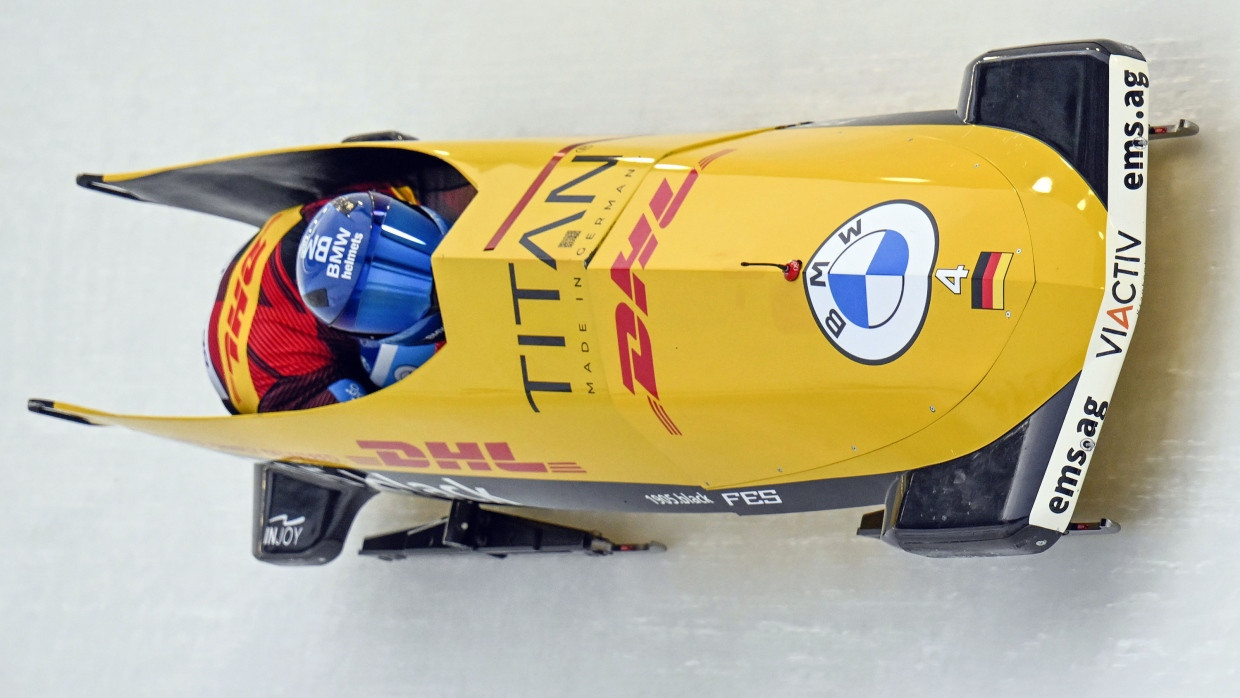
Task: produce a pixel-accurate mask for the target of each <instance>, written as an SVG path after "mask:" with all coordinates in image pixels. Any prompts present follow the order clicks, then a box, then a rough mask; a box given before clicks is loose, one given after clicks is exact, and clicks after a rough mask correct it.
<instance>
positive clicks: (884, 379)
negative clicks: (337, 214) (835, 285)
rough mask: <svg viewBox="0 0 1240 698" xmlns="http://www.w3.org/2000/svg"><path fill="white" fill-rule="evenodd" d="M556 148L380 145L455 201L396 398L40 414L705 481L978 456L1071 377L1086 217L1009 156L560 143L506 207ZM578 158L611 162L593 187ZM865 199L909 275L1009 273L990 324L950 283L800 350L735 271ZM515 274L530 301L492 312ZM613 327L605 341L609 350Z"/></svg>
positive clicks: (750, 277) (1092, 308)
mask: <svg viewBox="0 0 1240 698" xmlns="http://www.w3.org/2000/svg"><path fill="white" fill-rule="evenodd" d="M584 140H585V139H583V141H584ZM572 143H573V142H572V141H550V140H546V141H522V142H510V143H439V144H436V143H425V142H396V143H391V144H383V145H385V146H386V147H393V148H411V149H415V150H419V151H422V152H426V153H430V154H434V155H437V156H439V157H441V158H443V159H444V160H446V161H447V162H449V163H451V164H452V165H454V166H455V167H457V168H458V169H459V170H460V171H461V172H462V173H463V174H465V175H466V176H467V177H468V178H469V179H470V180H471V181H472V182H473V183H474V184H475V186H476V187H477V189H478V192H479V193H478V196H477V197H476V198H475V200H474V201H473V203H472V204H471V205H470V206H469V208H468V209H467V210H466V211H465V213H464V214H463V215H462V216H461V218H460V219H459V220H458V221H457V223H456V224H455V226H454V227H453V229H452V231H451V233H450V234H449V235H448V236H447V238H446V239H445V240H444V242H443V243H442V244H441V246H440V247H439V249H438V250H437V252H436V253H435V257H434V268H435V275H436V280H437V285H438V289H439V299H440V303H441V307H442V309H443V316H444V323H445V329H446V332H447V337H448V343H447V345H446V346H445V347H444V349H443V350H441V351H440V352H439V353H438V354H437V355H436V356H435V357H433V358H432V359H431V360H430V361H429V362H428V363H427V364H426V365H425V366H423V367H422V368H421V369H419V370H418V371H416V372H415V373H414V374H413V375H411V376H410V377H409V378H407V379H405V380H404V381H402V382H400V383H399V384H397V385H395V386H392V387H390V388H388V389H385V390H383V391H380V392H378V393H376V394H373V395H370V396H367V397H364V398H362V399H360V400H356V401H353V402H349V403H344V404H340V405H334V406H331V407H326V408H320V409H315V410H308V411H303V412H289V413H282V414H265V415H246V416H239V417H219V418H150V417H133V416H120V415H109V414H106V413H101V412H97V411H93V410H88V409H84V408H80V407H75V406H72V405H67V404H64V403H57V404H56V408H57V409H59V410H61V411H65V412H70V413H75V414H80V415H83V416H86V417H87V418H89V419H90V420H91V421H94V422H97V423H109V424H119V425H123V426H127V427H130V428H134V429H138V430H141V431H146V432H150V433H154V434H158V435H161V436H166V437H169V438H173V439H178V440H182V441H188V442H191V443H197V444H200V445H203V446H207V447H209V448H215V449H218V450H222V451H227V452H232V453H238V454H242V455H246V456H250V457H256V458H281V459H286V460H303V461H307V462H313V463H319V464H325V465H339V466H348V467H359V466H360V467H366V468H370V469H379V470H383V469H388V470H399V469H401V467H402V466H401V465H400V463H402V462H404V463H407V465H408V467H410V468H412V469H421V470H423V471H426V467H427V464H426V463H423V462H417V461H415V460H402V458H408V459H413V458H416V457H417V455H418V454H419V453H421V452H426V451H428V449H429V448H433V447H428V444H444V445H445V447H447V448H455V447H458V446H459V445H460V444H486V443H504V444H507V445H508V446H509V447H510V448H511V451H512V453H513V454H515V458H516V459H517V460H519V461H522V462H529V463H536V464H548V465H549V464H553V463H557V464H575V466H574V467H573V468H572V472H564V471H563V470H561V471H558V472H544V471H546V470H548V468H543V469H542V470H539V469H537V468H532V467H531V468H525V469H519V468H511V467H510V468H505V467H504V466H501V465H496V464H494V463H491V465H495V467H490V466H489V465H488V467H486V468H485V469H484V468H482V467H481V466H479V467H478V468H477V469H473V470H471V471H470V472H468V474H469V475H472V476H477V477H488V476H502V477H519V478H546V479H566V480H577V481H610V482H646V483H664V484H685V485H701V486H705V487H710V488H718V487H728V486H735V485H739V484H746V483H748V484H764V483H781V482H797V481H805V480H813V479H823V478H835V477H843V476H853V475H865V474H873V473H883V472H894V471H899V470H906V469H909V468H912V467H917V466H921V465H927V464H932V463H937V462H942V461H945V460H948V459H950V458H952V457H955V456H959V455H962V454H964V453H968V452H970V451H973V450H975V449H977V448H980V447H982V446H984V445H986V444H987V443H989V442H991V441H993V440H994V439H996V438H998V437H999V436H1000V435H1002V434H1003V433H1005V432H1006V431H1007V430H1009V429H1010V428H1012V427H1013V426H1014V425H1015V424H1017V423H1018V422H1019V421H1020V420H1022V419H1023V418H1024V417H1026V416H1028V415H1029V414H1030V413H1031V412H1033V411H1034V410H1035V409H1036V408H1037V407H1039V406H1040V405H1041V404H1042V403H1043V402H1045V401H1046V400H1047V399H1048V398H1049V397H1050V396H1051V395H1052V394H1054V393H1055V392H1056V391H1057V390H1058V389H1059V388H1061V387H1063V386H1064V385H1065V384H1066V383H1068V381H1069V380H1071V379H1072V377H1073V376H1074V375H1075V374H1076V373H1077V372H1079V371H1080V370H1081V366H1082V364H1083V362H1084V357H1085V352H1086V346H1087V343H1088V339H1089V336H1090V333H1091V329H1092V327H1093V325H1094V321H1095V317H1096V315H1097V309H1098V306H1099V302H1100V300H1101V297H1102V292H1103V269H1104V264H1103V257H1104V254H1105V251H1104V239H1103V238H1104V231H1105V226H1106V211H1105V209H1104V207H1103V206H1102V205H1101V203H1100V202H1099V201H1098V200H1097V199H1096V198H1095V197H1094V195H1093V194H1092V193H1091V191H1090V189H1089V187H1088V186H1087V185H1086V184H1085V183H1084V182H1083V181H1082V180H1081V178H1080V177H1079V176H1078V175H1077V174H1076V173H1075V172H1074V171H1073V170H1072V169H1071V168H1070V167H1069V166H1068V165H1067V164H1066V163H1065V162H1064V161H1063V159H1062V158H1061V157H1060V156H1058V155H1057V154H1055V153H1054V152H1053V151H1052V150H1051V149H1050V148H1049V147H1047V146H1046V145H1044V144H1042V143H1040V142H1038V141H1036V140H1034V139H1032V138H1029V137H1027V136H1023V135H1020V134H1017V133H1014V132H1011V131H1006V130H1001V129H993V128H987V127H980V126H850V127H808V128H787V129H773V130H763V131H754V132H746V133H738V134H713V135H707V136H694V137H689V136H658V137H640V138H628V139H611V140H598V141H592V142H587V143H586V144H585V145H581V146H578V147H576V148H573V149H570V150H568V151H564V152H563V155H562V157H561V159H560V160H558V161H557V162H556V164H555V165H554V167H553V168H552V169H551V170H550V174H549V176H547V178H546V180H545V181H544V182H543V184H542V185H541V186H539V187H538V188H537V189H531V184H532V183H533V182H535V181H536V179H537V177H538V176H539V173H540V172H542V171H543V170H544V168H545V166H547V164H548V162H549V161H551V160H552V158H553V157H554V156H555V155H556V154H557V153H559V152H561V151H563V149H565V148H566V147H567V146H569V145H570V144H572ZM375 145H376V144H368V146H369V147H375ZM332 147H341V148H347V147H350V146H349V145H342V146H332ZM580 156H618V157H619V158H620V159H619V161H618V162H616V164H615V165H613V166H610V167H607V168H604V169H601V170H599V167H600V162H601V161H599V160H597V159H596V160H593V161H590V160H586V161H580V160H578V161H575V160H574V158H579V157H580ZM596 170H599V171H597V172H596ZM592 173H593V174H592ZM144 174H149V173H137V174H133V175H117V176H111V177H108V178H106V179H105V181H107V182H114V183H123V182H124V181H125V180H126V179H131V178H134V177H137V176H141V175H144ZM574 180H578V181H576V183H575V184H572V186H567V187H566V186H565V185H568V184H570V183H573V182H574ZM557 191H558V194H557V193H556V192H557ZM527 192H529V193H531V196H530V198H529V201H528V203H527V204H526V205H525V206H524V208H521V207H520V206H519V202H520V201H521V200H522V197H523V196H524V195H525V194H527ZM677 193H683V199H682V201H681V202H680V203H679V206H678V208H676V209H675V214H674V216H668V218H667V219H664V222H665V225H660V223H659V221H660V217H659V216H658V215H657V214H658V213H659V212H666V211H667V210H669V208H670V207H671V205H672V204H671V203H670V201H671V199H669V194H670V195H671V196H672V197H674V196H675V195H676V194H677ZM892 200H912V201H916V202H918V203H920V204H921V205H923V206H924V207H925V208H926V209H928V210H929V211H930V212H931V213H932V214H933V216H934V219H935V222H936V223H937V228H938V236H939V243H938V244H939V246H938V254H937V261H936V262H935V265H934V266H935V268H936V269H955V268H956V267H957V266H958V265H964V266H965V267H967V268H969V269H972V268H973V266H974V264H975V263H976V261H977V258H978V256H979V254H980V253H981V252H983V251H990V252H1011V253H1013V254H1012V257H1011V260H1010V265H1009V268H1008V269H1007V272H1006V277H1005V283H1004V287H1003V288H1004V294H1003V295H1004V301H1005V305H1006V308H1005V310H974V309H973V308H972V307H971V305H970V296H969V293H968V287H967V286H968V283H969V281H968V280H965V281H964V285H965V289H964V292H962V293H960V294H954V293H952V292H951V290H949V288H948V287H947V285H946V284H945V283H941V282H940V281H937V280H935V281H932V282H931V291H930V298H931V300H930V306H929V311H928V313H927V316H926V320H925V322H924V325H923V327H922V329H921V332H920V334H919V336H918V337H917V339H916V341H915V342H914V343H913V344H912V346H911V347H910V348H909V349H908V350H907V352H906V353H904V354H903V355H902V356H900V357H899V358H897V359H895V360H893V361H891V362H889V363H886V364H881V365H866V364H862V363H858V362H856V361H853V360H851V359H849V358H848V357H846V356H844V355H843V354H842V353H840V351H838V350H837V349H836V348H835V347H833V346H832V344H831V343H829V342H828V341H827V340H826V338H825V337H824V335H823V331H822V330H820V328H819V327H818V325H817V323H816V322H815V318H814V317H813V315H812V312H811V309H810V306H809V303H808V302H807V299H806V291H805V286H804V284H803V282H802V280H797V281H796V282H794V283H790V282H788V281H786V280H785V279H784V278H783V276H782V274H781V273H780V272H779V271H778V270H775V269H771V268H769V267H747V268H744V267H741V266H740V263H741V262H742V261H748V262H775V263H783V262H787V261H789V260H791V259H801V260H808V259H809V258H810V257H811V256H812V255H813V254H814V252H815V250H817V249H818V247H819V246H820V245H821V244H822V243H823V241H824V240H825V239H826V238H827V237H828V236H829V235H830V234H831V233H832V232H833V231H834V230H836V229H837V228H838V227H840V226H841V225H842V224H844V223H845V222H847V221H848V220H849V219H850V218H851V217H853V216H855V215H856V214H858V213H859V212H861V211H863V210H865V209H867V208H868V207H871V206H874V205H876V204H879V203H882V202H885V201H892ZM514 211H515V214H514ZM578 214H580V215H578ZM643 220H644V221H646V223H648V224H650V229H651V236H653V238H654V239H657V244H655V245H654V246H653V247H646V250H647V251H648V257H647V258H646V260H645V265H644V267H643V266H641V265H640V263H639V264H638V265H637V266H635V267H634V268H633V270H634V272H635V275H636V277H637V278H638V279H640V281H641V282H642V283H643V284H644V287H645V301H646V302H645V304H644V306H645V307H644V308H643V307H641V304H639V303H638V299H637V298H635V297H634V296H635V295H636V294H635V292H634V294H632V295H631V294H626V292H625V291H624V290H623V289H622V288H621V286H620V285H619V284H618V283H617V281H616V280H615V279H613V274H612V269H613V266H615V262H616V261H617V260H618V259H621V258H629V257H631V256H633V254H634V243H637V251H638V252H640V251H641V249H642V248H643V244H645V245H647V246H648V245H650V242H649V240H650V239H651V237H650V236H645V237H644V236H643V235H642V234H641V232H642V231H643V230H644V229H643V228H642V221H643ZM506 221H507V222H508V226H507V228H506V230H505V222H506ZM557 222H559V223H560V224H559V225H555V224H556V223H557ZM540 228H545V230H544V231H543V232H539V233H537V234H534V235H527V234H529V233H531V232H533V231H537V230H539V229H540ZM501 230H505V232H504V233H503V235H501V236H499V237H498V240H495V238H496V236H497V233H498V232H500V231H501ZM634 231H637V232H636V233H635V232H634ZM523 237H524V238H525V239H526V241H527V243H528V245H530V246H533V247H537V248H538V249H540V250H542V251H543V254H544V256H545V257H546V259H540V258H539V257H538V256H537V255H536V253H535V251H534V250H532V249H531V247H530V246H527V245H523V244H522V240H523ZM493 241H494V242H493ZM492 242H493V249H490V250H488V249H486V248H487V247H488V246H492ZM550 261H554V268H553V267H552V264H551V263H550ZM626 276H627V275H621V277H622V278H624V277H626ZM514 280H515V288H516V289H520V290H521V293H528V294H530V295H527V296H525V297H523V298H521V299H519V300H518V301H514ZM552 291H554V292H555V294H556V295H558V299H555V300H552V299H550V298H549V296H550V295H552V294H551V293H550V292H552ZM204 302H206V301H205V300H204ZM517 312H519V313H520V324H518V323H517V317H516V314H517ZM626 320H627V321H631V324H630V325H628V326H629V327H632V328H633V330H634V331H633V333H632V337H629V336H627V335H626V334H625V333H624V331H623V329H622V330H621V331H619V332H618V331H617V322H618V321H619V322H621V323H622V324H623V323H624V322H625V321H626ZM641 328H644V331H645V333H646V334H645V336H646V337H648V338H649V350H648V351H647V352H645V353H642V352H641V348H640V340H641V339H642V336H643V335H642V329H641ZM522 337H525V338H526V339H525V340H522V339H521V338H522ZM530 338H544V339H534V340H531V339H530ZM545 338H561V339H545ZM523 341H524V342H525V343H522V342H523ZM531 342H533V343H531ZM538 342H541V343H538ZM560 343H562V346H559V345H558V344H560ZM622 347H623V353H622ZM635 349H636V350H637V351H638V353H639V354H642V356H641V358H638V359H636V360H635V361H634V363H636V364H641V363H642V361H643V360H644V358H645V357H647V356H648V357H653V358H652V361H651V363H652V364H653V376H654V382H653V383H654V385H653V387H655V389H656V390H657V396H655V395H654V394H652V391H651V390H649V389H648V388H649V387H650V386H646V385H643V383H642V381H641V380H640V378H634V379H633V380H632V381H631V385H632V388H633V389H632V390H630V389H629V388H627V387H626V385H625V382H624V380H623V375H624V374H623V371H622V363H621V361H622V356H623V357H625V361H626V363H627V362H628V360H629V359H630V358H633V357H632V354H631V353H630V352H631V351H633V350H635ZM523 362H524V366H525V372H526V373H525V375H526V377H527V378H526V379H527V380H528V381H531V382H537V383H544V384H568V385H570V386H571V392H550V391H541V390H536V391H533V392H531V393H530V394H529V396H528V397H527V393H526V391H525V388H524V386H525V382H524V380H523V373H522V370H523V369H522V365H523ZM543 387H545V386H543ZM535 406H536V408H537V410H538V411H535V409H534V407H535ZM675 432H679V433H675ZM359 442H362V443H361V444H359ZM367 444H368V445H367ZM376 444H378V445H376ZM392 444H404V445H406V446H407V447H409V448H408V449H406V450H404V451H401V450H400V448H399V447H397V446H393V445H392ZM393 454H399V457H397V455H393ZM440 467H441V466H440V465H439V464H436V463H430V465H429V468H430V472H436V468H440ZM449 467H450V466H449Z"/></svg>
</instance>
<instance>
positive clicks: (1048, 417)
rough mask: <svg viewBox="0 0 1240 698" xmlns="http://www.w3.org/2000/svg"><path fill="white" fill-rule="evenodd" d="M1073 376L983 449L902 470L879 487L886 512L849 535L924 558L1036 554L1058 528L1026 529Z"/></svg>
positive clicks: (1055, 535) (864, 521)
mask: <svg viewBox="0 0 1240 698" xmlns="http://www.w3.org/2000/svg"><path fill="white" fill-rule="evenodd" d="M1074 390H1076V379H1075V378H1074V379H1073V380H1072V381H1071V382H1069V383H1068V384H1067V385H1065V386H1064V387H1063V388H1061V389H1060V390H1059V392H1057V393H1055V396H1054V397H1052V398H1051V399H1050V400H1048V401H1047V402H1046V403H1045V404H1044V405H1042V407H1040V408H1039V409H1038V411H1037V412H1034V413H1033V414H1032V415H1030V416H1029V417H1028V418H1027V419H1025V420H1024V421H1023V422H1021V423H1020V424H1018V425H1016V426H1015V427H1014V428H1013V429H1012V430H1011V431H1009V432H1008V433H1006V434H1004V435H1003V436H1001V437H999V438H998V439H996V440H995V441H993V442H991V443H990V444H989V445H987V446H985V447H984V448H981V449H979V450H977V451H974V452H973V453H970V454H968V455H965V456H961V457H960V458H955V459H953V460H950V461H947V462H945V463H939V464H938V465H932V466H929V467H926V468H918V469H917V470H910V471H908V472H906V473H904V474H903V475H901V476H900V478H899V479H898V480H896V481H895V482H894V483H892V485H891V487H890V488H889V489H888V490H887V501H886V508H884V509H882V510H880V511H875V512H871V513H869V514H867V515H865V516H864V517H862V519H861V527H860V528H859V529H858V530H857V533H859V534H861V535H865V536H873V537H878V538H882V539H883V540H884V541H886V542H888V543H891V544H892V545H894V546H896V547H898V548H900V549H902V550H906V551H908V552H911V553H917V554H919V555H925V556H928V557H979V556H981V557H986V556H998V555H1024V554H1028V553H1040V552H1042V551H1044V550H1046V549H1048V548H1050V547H1051V546H1052V545H1054V544H1055V541H1057V540H1059V538H1060V536H1061V535H1063V534H1061V533H1060V532H1058V531H1052V530H1050V529H1046V528H1042V527H1040V526H1031V525H1029V513H1030V512H1031V511H1032V510H1033V503H1034V499H1035V498H1036V497H1037V491H1038V485H1039V484H1040V483H1041V482H1042V477H1043V475H1044V474H1045V472H1046V467H1047V463H1049V462H1050V460H1051V452H1052V450H1053V449H1054V446H1055V438H1056V436H1057V435H1058V433H1059V427H1060V425H1062V424H1063V420H1064V417H1065V415H1067V412H1068V404H1069V402H1070V401H1071V399H1072V393H1073V391H1074Z"/></svg>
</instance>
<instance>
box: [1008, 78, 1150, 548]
mask: <svg viewBox="0 0 1240 698" xmlns="http://www.w3.org/2000/svg"><path fill="white" fill-rule="evenodd" d="M1149 89H1150V88H1149V70H1148V68H1147V67H1146V64H1145V62H1144V61H1141V60H1137V59H1134V58H1128V57H1126V56H1111V59H1110V95H1109V103H1110V118H1109V123H1108V126H1107V130H1108V137H1107V157H1108V159H1109V161H1108V163H1107V230H1106V246H1107V256H1106V262H1105V264H1106V274H1105V278H1104V284H1105V285H1104V287H1103V297H1102V304H1101V306H1100V307H1099V308H1098V317H1097V320H1096V321H1095V322H1094V334H1093V336H1092V338H1091V339H1090V343H1089V352H1088V353H1087V354H1086V356H1085V364H1084V367H1083V368H1082V369H1081V377H1080V380H1078V381H1077V384H1076V390H1075V391H1074V392H1073V394H1072V402H1071V404H1070V405H1069V407H1068V413H1067V415H1066V416H1065V418H1064V423H1063V426H1062V427H1061V428H1060V431H1059V437H1058V438H1057V439H1056V441H1055V448H1054V450H1053V451H1052V455H1051V461H1050V463H1049V464H1048V465H1047V469H1046V474H1045V475H1044V476H1043V478H1042V485H1041V487H1040V488H1039V489H1038V496H1037V499H1036V500H1035V501H1034V503H1033V511H1032V512H1030V514H1029V523H1030V524H1032V525H1035V526H1041V527H1043V528H1048V529H1051V530H1055V531H1064V530H1066V529H1067V527H1068V524H1069V523H1071V520H1072V512H1073V511H1074V510H1075V509H1076V503H1077V500H1078V499H1079V498H1080V488H1081V485H1082V483H1083V482H1084V480H1085V474H1086V472H1087V471H1088V469H1089V463H1090V460H1091V458H1092V454H1093V450H1094V445H1095V444H1096V442H1097V435H1098V432H1099V430H1101V428H1102V422H1103V420H1104V419H1105V417H1106V411H1107V406H1108V404H1109V403H1110V400H1111V394H1112V393H1113V392H1114V390H1115V383H1116V381H1117V380H1118V379H1119V371H1120V368H1121V367H1122V365H1123V362H1124V358H1125V356H1126V355H1127V354H1128V344H1129V341H1130V340H1131V338H1132V331H1133V329H1134V328H1135V327H1136V323H1137V312H1138V311H1139V310H1140V308H1141V289H1142V285H1143V283H1144V280H1145V201H1146V188H1147V187H1146V185H1147V177H1146V165H1147V154H1148V153H1147V144H1148V139H1149V113H1150V112H1149V106H1148V105H1149Z"/></svg>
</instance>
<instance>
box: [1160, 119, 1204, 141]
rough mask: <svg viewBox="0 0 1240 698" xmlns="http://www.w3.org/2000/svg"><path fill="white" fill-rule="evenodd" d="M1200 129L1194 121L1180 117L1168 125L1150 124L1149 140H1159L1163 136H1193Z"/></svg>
mask: <svg viewBox="0 0 1240 698" xmlns="http://www.w3.org/2000/svg"><path fill="white" fill-rule="evenodd" d="M1200 131H1201V128H1200V127H1199V126H1197V124H1196V123H1194V122H1192V121H1189V120H1188V119H1180V120H1179V121H1177V122H1175V123H1174V124H1171V125H1169V126H1151V127H1150V140H1154V141H1156V140H1161V139H1163V138H1186V137H1188V136H1195V135H1197V134H1198V133H1199V132H1200Z"/></svg>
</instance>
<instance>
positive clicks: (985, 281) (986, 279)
mask: <svg viewBox="0 0 1240 698" xmlns="http://www.w3.org/2000/svg"><path fill="white" fill-rule="evenodd" d="M999 255H1000V253H999V252H991V253H990V259H988V260H986V271H985V272H983V273H982V307H983V308H987V309H991V310H993V309H994V307H995V286H994V284H993V283H992V282H993V281H994V278H995V270H996V269H998V268H999Z"/></svg>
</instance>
